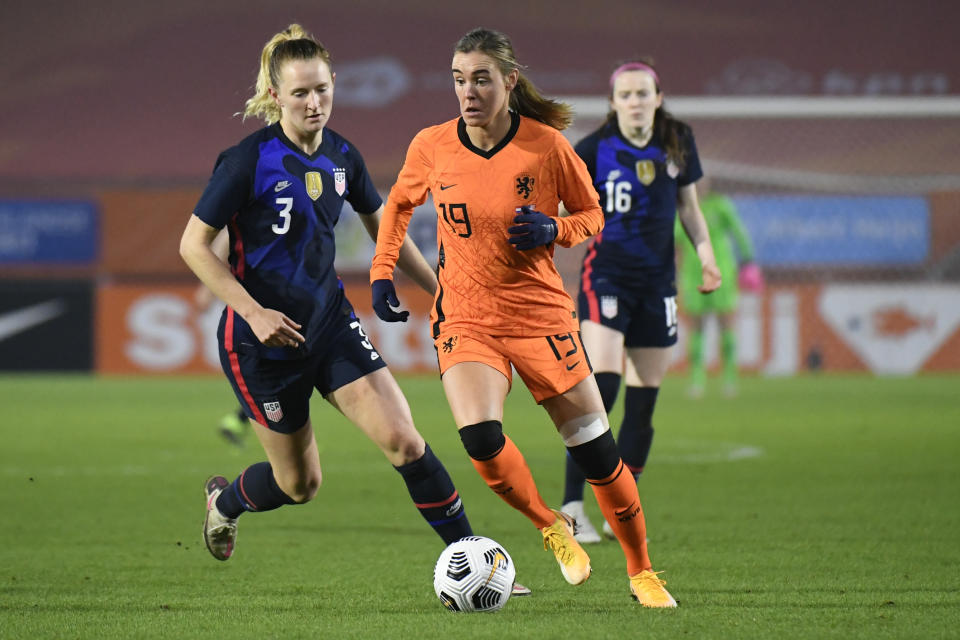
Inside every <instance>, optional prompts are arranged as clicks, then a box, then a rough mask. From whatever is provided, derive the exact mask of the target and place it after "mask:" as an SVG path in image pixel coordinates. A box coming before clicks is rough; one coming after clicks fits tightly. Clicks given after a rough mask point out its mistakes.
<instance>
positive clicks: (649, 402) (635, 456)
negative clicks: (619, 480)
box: [617, 387, 660, 479]
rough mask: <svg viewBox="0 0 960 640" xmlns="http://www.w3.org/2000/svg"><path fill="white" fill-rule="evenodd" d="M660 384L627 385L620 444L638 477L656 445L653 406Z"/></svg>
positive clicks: (627, 463)
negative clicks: (653, 445) (652, 385)
mask: <svg viewBox="0 0 960 640" xmlns="http://www.w3.org/2000/svg"><path fill="white" fill-rule="evenodd" d="M659 392H660V387H627V390H626V393H624V397H623V423H622V424H621V425H620V434H619V435H618V437H617V445H618V446H619V448H620V457H621V458H623V461H624V463H626V465H627V467H628V468H629V469H630V472H631V473H632V474H633V477H634V479H636V478H637V477H639V476H640V474H641V473H643V467H644V466H645V465H646V464H647V456H648V455H650V445H651V444H653V409H654V407H656V404H657V394H658V393H659Z"/></svg>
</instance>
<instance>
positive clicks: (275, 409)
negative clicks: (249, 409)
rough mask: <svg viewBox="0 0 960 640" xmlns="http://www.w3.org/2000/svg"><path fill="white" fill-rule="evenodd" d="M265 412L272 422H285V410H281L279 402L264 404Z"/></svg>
mask: <svg viewBox="0 0 960 640" xmlns="http://www.w3.org/2000/svg"><path fill="white" fill-rule="evenodd" d="M263 412H264V413H265V414H267V417H268V418H269V419H270V422H280V421H281V420H283V409H281V408H280V403H279V402H264V403H263Z"/></svg>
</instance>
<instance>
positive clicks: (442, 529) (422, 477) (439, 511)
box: [394, 445, 473, 544]
mask: <svg viewBox="0 0 960 640" xmlns="http://www.w3.org/2000/svg"><path fill="white" fill-rule="evenodd" d="M394 468H395V469H396V470H397V471H398V472H400V475H401V476H403V481H404V482H406V483H407V491H409V492H410V497H411V498H412V499H413V504H414V505H416V507H417V509H418V510H419V511H420V515H422V516H423V519H424V520H426V521H427V523H428V524H429V525H430V526H431V527H433V530H434V531H436V532H437V535H439V536H440V537H441V538H443V541H444V542H445V543H446V544H450V543H451V542H456V541H457V540H459V539H460V538H462V537H464V536H469V535H473V529H471V528H470V521H469V520H468V519H467V512H466V511H464V509H463V503H462V502H461V501H460V495H459V494H458V493H457V489H456V487H454V486H453V480H451V479H450V475H449V474H448V473H447V470H446V468H445V467H444V466H443V463H442V462H440V460H439V459H438V458H437V456H435V455H434V454H433V451H432V450H431V449H430V445H427V448H426V451H424V453H423V455H422V456H420V458H419V459H417V460H414V461H413V462H408V463H407V464H404V465H401V466H399V467H394Z"/></svg>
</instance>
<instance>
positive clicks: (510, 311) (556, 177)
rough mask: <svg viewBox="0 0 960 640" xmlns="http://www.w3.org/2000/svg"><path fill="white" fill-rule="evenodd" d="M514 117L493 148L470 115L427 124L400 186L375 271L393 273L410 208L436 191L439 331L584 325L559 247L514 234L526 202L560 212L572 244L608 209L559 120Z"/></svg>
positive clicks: (389, 207) (519, 331) (562, 233)
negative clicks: (467, 119)
mask: <svg viewBox="0 0 960 640" xmlns="http://www.w3.org/2000/svg"><path fill="white" fill-rule="evenodd" d="M511 115H512V118H513V124H512V126H511V128H510V131H509V133H508V134H507V136H506V137H505V138H504V140H503V141H502V142H500V144H498V145H497V146H496V147H494V148H493V149H490V150H489V151H484V150H481V149H479V148H477V147H475V146H474V145H473V144H471V142H470V139H469V137H468V136H467V132H466V126H465V124H464V123H463V121H462V120H461V119H460V118H457V119H455V120H450V121H449V122H445V123H443V124H440V125H436V126H433V127H429V128H427V129H424V130H422V131H421V132H420V133H418V134H417V136H416V137H415V138H414V139H413V142H411V143H410V148H409V149H408V150H407V157H406V160H405V162H404V165H403V169H401V171H400V175H399V177H398V178H397V183H396V184H395V185H394V186H393V188H392V189H391V190H390V196H389V198H388V199H387V204H386V210H385V213H384V216H383V220H382V222H381V226H380V233H379V236H378V238H377V252H376V255H375V256H374V259H373V266H372V268H371V270H370V278H371V281H372V280H378V279H381V278H391V277H392V276H393V269H394V266H395V264H396V261H397V256H398V254H399V250H400V245H401V244H402V243H403V238H404V235H405V233H406V229H407V225H408V224H409V222H410V216H412V215H413V210H414V208H415V207H416V206H418V205H420V204H422V203H423V202H425V201H426V199H427V192H430V193H432V194H433V202H434V206H435V207H436V210H437V244H438V249H439V259H438V262H439V265H438V266H439V273H438V277H439V280H440V288H439V289H438V291H437V296H436V299H435V300H434V305H433V311H432V312H431V327H432V333H433V335H434V337H437V336H438V335H439V334H440V332H441V331H453V330H459V329H470V330H473V331H479V332H482V333H485V334H487V335H502V336H518V337H522V336H544V335H553V334H558V333H566V332H569V331H576V330H577V329H578V328H579V324H578V322H577V319H576V314H575V313H574V305H573V301H572V300H571V299H570V296H568V295H567V293H566V291H564V288H563V282H562V280H561V278H560V274H559V273H558V272H557V268H556V265H555V264H554V262H553V246H552V245H551V246H549V247H538V248H536V249H532V250H529V251H519V250H517V249H516V248H515V247H514V246H513V245H511V244H510V243H509V238H510V234H509V233H508V232H507V229H508V228H509V227H511V226H514V224H515V223H514V222H513V218H514V216H515V215H517V213H516V209H517V207H520V206H523V205H530V206H532V207H533V208H534V209H536V210H538V211H541V212H543V213H545V214H547V215H549V216H551V217H556V216H557V212H558V209H559V204H560V202H563V203H564V206H565V207H566V209H567V210H568V211H570V212H572V213H571V215H570V216H567V217H564V218H556V220H557V231H558V233H557V238H556V240H555V242H556V243H557V244H560V245H561V246H564V247H570V246H573V245H575V244H577V243H578V242H581V241H583V240H585V239H586V238H588V237H589V236H591V235H593V234H595V233H598V232H599V231H600V230H601V229H602V228H603V211H602V210H601V209H600V205H599V198H598V196H597V192H596V190H595V189H594V188H593V184H592V181H591V179H590V175H589V173H588V172H587V168H586V166H585V165H584V164H583V161H582V160H581V159H580V158H579V157H578V156H577V154H576V153H575V152H574V151H573V148H572V147H571V146H570V144H569V143H568V142H567V140H566V138H564V137H563V135H562V134H561V133H560V132H559V131H557V130H556V129H554V128H552V127H550V126H548V125H546V124H542V123H540V122H539V121H537V120H534V119H531V118H526V117H521V116H518V115H517V114H515V113H511Z"/></svg>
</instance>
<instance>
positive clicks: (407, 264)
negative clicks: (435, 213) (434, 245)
mask: <svg viewBox="0 0 960 640" xmlns="http://www.w3.org/2000/svg"><path fill="white" fill-rule="evenodd" d="M383 210H384V206H383V205H380V208H379V209H377V210H376V211H374V212H373V213H367V214H364V215H361V216H360V221H361V222H362V223H363V227H364V228H365V229H366V230H367V234H369V236H370V237H371V238H372V239H373V241H374V242H376V241H377V232H378V231H379V230H380V219H381V218H382V217H383ZM397 266H399V267H400V269H402V270H403V272H404V273H405V274H407V275H408V276H410V278H411V279H412V280H413V281H414V282H416V283H417V284H418V285H420V287H421V288H422V289H423V290H424V291H426V292H427V293H429V294H430V295H431V296H432V295H434V294H435V293H436V292H437V274H436V272H435V271H434V270H433V267H431V266H430V263H429V262H427V259H426V258H424V257H423V254H422V253H421V252H420V249H419V248H418V247H417V245H416V244H415V243H414V242H413V240H411V239H410V236H409V235H406V236H404V238H403V244H402V245H400V253H399V255H398V257H397Z"/></svg>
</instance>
